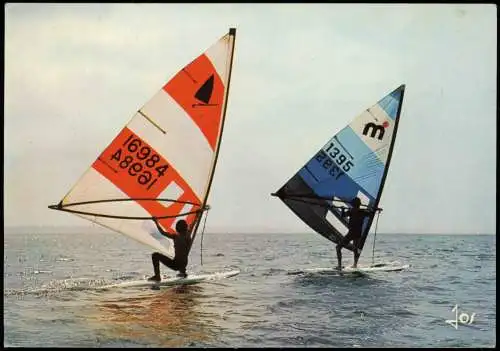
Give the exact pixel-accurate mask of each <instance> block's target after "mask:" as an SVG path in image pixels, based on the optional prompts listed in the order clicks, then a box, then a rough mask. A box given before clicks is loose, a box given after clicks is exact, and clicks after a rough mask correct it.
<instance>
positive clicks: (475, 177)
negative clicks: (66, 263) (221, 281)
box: [4, 3, 497, 234]
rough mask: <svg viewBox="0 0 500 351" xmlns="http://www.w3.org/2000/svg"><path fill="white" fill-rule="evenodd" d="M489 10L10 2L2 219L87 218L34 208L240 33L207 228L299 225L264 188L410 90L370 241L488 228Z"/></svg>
mask: <svg viewBox="0 0 500 351" xmlns="http://www.w3.org/2000/svg"><path fill="white" fill-rule="evenodd" d="M496 17H497V12H496V7H495V5H488V4H477V5H472V4H457V5H448V4H446V5H445V4H440V5H437V4H428V5H423V4H418V5H407V4H398V5H389V4H132V3H130V4H7V5H5V83H4V84H5V86H4V101H5V105H4V140H5V141H4V225H5V226H7V227H10V226H86V225H88V226H90V225H92V223H90V222H88V221H86V220H84V219H82V218H79V217H77V216H74V215H71V214H69V213H64V212H59V211H52V210H50V209H48V208H47V206H48V205H51V204H56V203H58V202H59V201H60V200H61V199H62V197H63V196H64V195H65V194H66V193H67V192H68V191H69V189H70V188H71V187H72V186H73V185H74V184H75V182H76V181H77V180H78V178H79V177H80V176H81V175H82V174H83V173H84V172H85V171H86V170H87V168H88V167H89V166H90V165H91V163H92V162H93V161H94V160H95V159H96V158H97V156H98V155H99V154H100V153H101V152H102V151H103V149H104V148H105V147H106V146H107V145H108V144H109V142H110V141H111V140H112V139H113V138H114V137H115V136H116V134H117V133H118V132H119V131H120V130H121V129H122V128H123V126H124V125H125V124H126V123H127V122H128V121H129V120H130V118H131V117H132V115H133V114H134V113H135V111H137V109H138V108H140V107H141V106H142V105H143V104H144V103H145V102H146V101H148V100H149V99H150V98H151V97H152V96H153V95H154V94H155V93H156V92H157V91H158V90H159V89H160V88H161V87H162V86H163V84H164V83H165V82H167V81H168V80H169V79H170V78H171V77H172V76H173V75H174V74H176V73H177V72H178V71H179V70H180V69H181V68H182V67H183V66H185V65H186V64H187V63H189V62H190V61H191V60H193V59H194V58H195V57H197V56H198V55H199V54H201V53H202V52H203V51H204V50H205V49H207V48H208V47H209V46H210V45H212V44H213V43H214V42H215V41H217V40H218V39H219V38H220V37H222V36H223V35H224V34H226V33H227V31H228V29H229V28H230V27H236V29H237V33H236V46H235V56H234V62H233V71H232V79H231V88H230V89H231V90H230V96H229V103H228V109H227V114H226V124H225V127H224V135H223V140H222V146H221V150H220V155H219V162H218V164H217V168H216V171H215V178H214V181H213V184H212V188H211V192H210V197H209V204H210V206H211V210H210V212H209V215H208V219H207V228H206V231H207V232H210V231H212V232H213V231H229V232H231V231H236V232H263V233H265V232H269V233H272V232H281V233H283V232H296V233H301V232H302V233H309V232H312V230H311V229H310V228H309V227H308V226H307V225H306V224H304V223H303V222H302V221H301V220H300V219H298V218H297V217H296V216H295V215H294V214H293V213H292V212H291V211H290V210H289V209H288V207H286V206H285V205H284V204H283V203H282V202H281V201H280V200H279V199H277V198H275V197H271V196H270V193H272V192H274V191H276V190H278V189H279V188H280V187H281V186H282V185H283V184H284V183H285V182H286V181H287V180H288V179H289V178H290V177H291V176H292V175H293V174H294V173H295V172H297V171H298V170H299V168H300V167H302V166H303V165H304V164H305V163H306V162H307V161H308V160H309V159H310V158H311V157H312V156H313V155H314V154H315V153H316V152H317V150H319V148H321V147H322V146H323V145H324V143H325V142H326V141H327V140H329V139H330V138H331V137H332V136H333V135H334V134H335V133H337V132H338V131H340V130H341V129H342V128H343V127H345V125H347V124H348V123H350V121H351V120H352V119H353V118H354V117H356V116H357V115H359V114H360V113H361V112H362V111H363V110H365V109H366V108H368V107H370V106H371V105H373V104H374V103H376V102H377V101H378V100H379V99H380V98H382V97H383V96H385V95H386V94H387V93H389V92H391V91H392V90H393V89H395V88H396V87H398V86H399V85H401V84H406V91H405V97H404V103H403V108H402V112H401V120H400V124H399V130H398V135H397V138H396V142H395V147H394V152H393V157H392V160H391V167H390V169H389V173H388V176H387V179H386V183H385V187H384V192H383V195H382V198H381V201H380V204H379V205H380V207H382V208H383V209H384V211H383V212H382V215H381V216H380V219H379V223H378V229H377V231H378V232H381V233H443V234H448V233H462V234H463V233H471V234H475V233H495V232H496V229H495V228H496V227H495V224H496V148H497V145H496V95H497V91H496V86H497V84H496V77H497V72H496V66H497V64H496V63H497V54H496V52H497V22H496ZM372 231H373V228H372Z"/></svg>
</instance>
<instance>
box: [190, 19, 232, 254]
mask: <svg viewBox="0 0 500 351" xmlns="http://www.w3.org/2000/svg"><path fill="white" fill-rule="evenodd" d="M229 36H230V37H231V36H232V37H233V38H232V39H233V40H232V48H231V57H230V59H229V74H228V78H227V88H226V94H225V96H224V110H223V112H222V120H221V127H220V135H219V140H218V141H217V148H216V150H215V157H214V163H213V167H212V171H211V172H210V176H209V179H208V185H207V191H206V193H205V197H204V199H203V202H202V204H201V208H200V214H199V215H198V216H197V217H196V220H195V224H194V227H193V232H192V234H191V244H190V245H189V250H188V251H191V247H192V246H193V242H194V239H195V237H196V232H197V230H198V226H199V225H200V222H201V217H202V216H203V212H204V210H205V206H206V205H207V201H208V195H209V193H210V187H211V186H212V181H213V178H214V174H215V167H216V165H217V159H218V157H219V151H220V145H221V142H222V133H223V131H224V123H225V119H226V110H227V104H228V97H229V87H230V84H231V73H232V71H233V57H234V47H235V45H236V28H229Z"/></svg>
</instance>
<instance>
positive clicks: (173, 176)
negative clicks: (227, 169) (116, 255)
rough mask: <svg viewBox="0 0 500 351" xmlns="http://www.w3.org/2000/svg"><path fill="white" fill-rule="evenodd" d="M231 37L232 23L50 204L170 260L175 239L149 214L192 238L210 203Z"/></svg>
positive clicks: (170, 229)
mask: <svg viewBox="0 0 500 351" xmlns="http://www.w3.org/2000/svg"><path fill="white" fill-rule="evenodd" d="M235 36H236V29H235V28H231V29H230V30H229V32H228V33H227V34H226V35H224V36H223V37H222V38H220V39H219V40H218V41H217V42H215V43H214V44H213V45H212V46H211V47H210V48H208V49H207V50H206V51H205V52H203V53H202V54H201V55H199V56H198V57H197V58H196V59H194V60H193V61H192V62H190V63H189V64H188V65H186V66H185V67H184V68H182V69H181V70H180V71H179V72H177V74H176V75H175V76H174V77H173V78H172V79H170V80H169V81H168V82H167V83H166V84H165V85H164V86H163V87H162V88H161V89H160V90H159V91H158V92H157V93H156V94H155V95H154V96H153V97H152V98H151V99H150V100H149V101H148V102H147V103H146V104H145V105H144V106H142V107H141V108H140V109H139V110H138V111H137V112H136V113H135V114H134V116H133V117H132V119H131V120H130V121H129V122H128V123H127V124H126V125H125V127H124V128H123V129H122V130H121V131H120V132H119V133H118V135H117V136H116V137H115V138H114V139H113V140H112V141H111V143H110V144H109V145H108V146H107V147H106V148H105V149H104V151H103V152H102V153H101V154H100V155H99V156H98V157H97V159H96V160H95V162H94V163H93V164H92V165H91V166H90V167H89V168H88V169H87V171H86V172H85V173H84V174H83V176H82V177H81V178H80V179H79V180H78V182H77V183H76V184H75V185H74V186H73V188H72V189H71V190H70V191H69V192H68V193H67V194H66V195H65V196H64V197H63V199H62V200H61V201H60V202H59V203H58V204H57V205H51V206H49V208H50V209H54V210H59V211H66V212H70V213H73V214H76V215H78V216H80V217H83V218H85V219H87V220H90V221H92V222H95V223H98V224H99V225H101V226H103V227H106V228H109V229H112V230H114V231H116V232H118V233H121V234H124V235H126V236H128V237H130V238H132V239H134V240H136V241H138V242H140V243H142V244H145V245H147V246H149V247H151V248H152V249H154V250H156V251H159V252H161V253H163V254H164V255H166V256H168V257H170V258H173V257H174V252H173V242H172V240H171V239H169V238H167V237H165V236H162V235H160V234H159V232H158V230H157V229H156V228H155V225H154V224H153V223H152V219H153V218H156V219H158V222H159V223H160V225H161V226H162V228H163V229H164V230H165V231H167V232H169V233H171V234H173V235H176V234H177V233H176V231H175V224H176V222H177V221H178V220H180V219H184V220H185V221H186V222H187V223H188V225H189V227H190V228H192V234H191V237H192V239H193V240H192V242H193V241H194V238H195V236H196V234H197V230H198V228H199V225H200V221H201V218H202V216H203V213H204V212H205V211H207V209H208V205H207V201H208V196H209V193H210V187H211V184H212V180H213V177H214V172H215V166H216V164H217V159H218V155H219V150H220V146H221V140H222V132H223V127H224V122H225V117H226V109H227V103H228V96H229V83H230V80H231V71H232V63H233V55H234V45H235ZM205 218H206V217H205ZM191 245H192V244H191ZM189 249H191V246H190V248H189ZM232 275H234V272H233V274H232Z"/></svg>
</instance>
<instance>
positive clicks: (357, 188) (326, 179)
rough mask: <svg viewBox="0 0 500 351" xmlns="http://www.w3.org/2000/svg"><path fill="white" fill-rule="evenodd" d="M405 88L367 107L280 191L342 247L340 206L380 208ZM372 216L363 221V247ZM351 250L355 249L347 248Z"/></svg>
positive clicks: (295, 209) (343, 225) (309, 222)
mask: <svg viewBox="0 0 500 351" xmlns="http://www.w3.org/2000/svg"><path fill="white" fill-rule="evenodd" d="M404 90H405V86H404V85H401V86H400V87H398V88H397V89H395V90H394V91H393V92H391V93H390V94H388V95H387V96H385V97H384V98H382V99H381V100H380V101H378V102H377V103H376V104H375V105H373V106H371V107H370V108H368V109H366V110H365V111H363V113H361V114H360V115H359V116H357V117H356V118H355V119H354V120H353V121H352V122H351V123H350V124H349V125H347V126H346V127H345V128H343V129H342V130H340V132H338V133H337V134H335V135H334V136H333V137H332V138H331V139H330V140H328V142H327V143H326V144H325V145H324V146H323V147H322V148H321V149H320V150H319V151H318V152H317V153H315V155H314V156H313V157H312V158H311V159H310V160H309V161H308V162H307V163H306V164H305V165H304V166H303V167H302V168H301V169H300V170H299V171H298V172H297V173H296V174H295V175H294V176H293V177H292V178H291V179H290V180H289V181H288V182H286V183H285V185H283V186H282V187H281V188H280V189H279V190H278V191H277V192H276V193H274V194H272V195H274V196H278V197H279V198H280V199H281V200H282V201H283V202H284V203H285V204H286V205H287V206H288V207H289V208H290V209H291V210H292V211H293V212H294V213H295V214H296V215H297V216H298V217H299V218H300V219H302V220H303V221H304V222H305V223H306V224H307V225H309V227H311V228H312V229H313V230H315V231H316V232H317V233H319V234H321V235H322V236H324V237H325V238H327V239H329V240H331V241H333V242H334V243H338V242H339V241H340V240H341V239H342V236H343V235H345V234H347V231H348V228H347V222H346V220H345V219H344V218H343V217H342V216H341V214H340V210H339V208H338V207H351V205H350V203H349V202H350V201H352V199H354V198H355V197H358V198H359V199H360V200H361V204H362V206H365V207H368V208H372V209H376V208H378V206H379V201H380V197H381V195H382V190H383V188H384V183H385V178H386V176H387V172H388V170H389V164H390V161H391V157H392V150H393V147H394V141H395V139H396V132H397V129H398V122H399V116H400V113H401V106H402V103H403V96H404ZM372 221H373V215H372V216H370V217H368V218H365V222H364V224H363V230H362V239H361V247H360V248H361V249H362V248H363V246H364V243H365V240H366V237H367V235H368V232H369V230H370V226H371V223H372ZM347 248H348V249H350V250H352V246H351V245H349V246H348V247H347Z"/></svg>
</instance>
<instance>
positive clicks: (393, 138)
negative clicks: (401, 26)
mask: <svg viewBox="0 0 500 351" xmlns="http://www.w3.org/2000/svg"><path fill="white" fill-rule="evenodd" d="M405 87H406V86H405V84H402V85H400V86H399V87H398V88H397V89H395V90H394V91H397V90H400V91H401V95H400V98H399V106H398V112H397V115H396V122H395V124H394V132H393V134H392V140H391V145H390V146H389V154H388V155H387V163H386V165H385V169H384V174H383V175H382V181H381V183H380V190H379V192H378V194H377V198H376V199H375V205H374V208H378V204H379V202H380V198H381V197H382V191H383V190H384V184H385V178H386V177H387V173H388V172H389V166H390V164H391V158H392V151H393V149H394V144H395V142H396V135H397V132H398V125H399V116H400V114H401V109H402V107H403V98H404V94H405ZM374 217H375V213H374V214H373V215H372V216H370V217H369V220H368V225H367V233H366V235H362V236H361V237H362V239H361V245H360V246H361V248H362V247H363V246H364V245H365V241H366V238H367V237H368V232H369V231H370V227H371V225H372V222H373V218H374Z"/></svg>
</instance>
